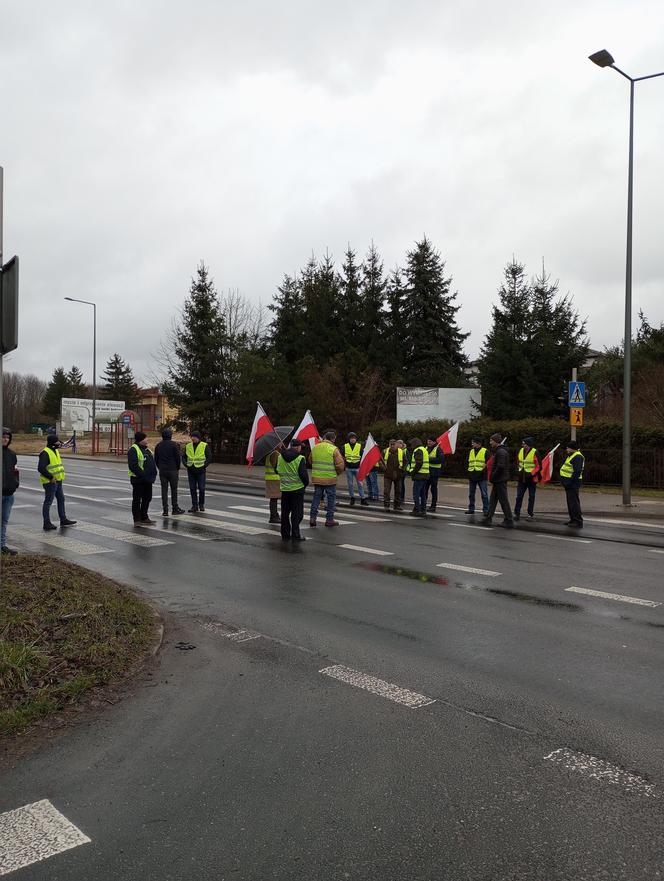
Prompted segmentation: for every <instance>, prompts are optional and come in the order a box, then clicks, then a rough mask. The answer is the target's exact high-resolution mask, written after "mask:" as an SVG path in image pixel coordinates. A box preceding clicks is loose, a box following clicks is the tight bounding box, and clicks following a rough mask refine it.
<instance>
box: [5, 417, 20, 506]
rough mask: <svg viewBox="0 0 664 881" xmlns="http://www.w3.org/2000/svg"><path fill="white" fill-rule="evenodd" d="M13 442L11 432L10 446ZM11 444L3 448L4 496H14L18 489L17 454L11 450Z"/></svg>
mask: <svg viewBox="0 0 664 881" xmlns="http://www.w3.org/2000/svg"><path fill="white" fill-rule="evenodd" d="M11 442H12V433H11V431H10V432H9V444H11ZM9 444H7V446H6V447H5V446H3V448H2V494H3V496H13V495H14V493H15V492H16V490H17V489H18V468H17V465H16V453H15V452H14V451H13V450H10V449H9Z"/></svg>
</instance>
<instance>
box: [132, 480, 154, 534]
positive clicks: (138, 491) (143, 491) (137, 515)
mask: <svg viewBox="0 0 664 881" xmlns="http://www.w3.org/2000/svg"><path fill="white" fill-rule="evenodd" d="M131 489H132V493H131V513H132V516H133V518H134V523H140V522H141V521H142V520H147V519H148V508H149V507H150V502H151V501H152V484H151V483H148V482H147V481H146V480H139V479H138V478H136V477H132V478H131Z"/></svg>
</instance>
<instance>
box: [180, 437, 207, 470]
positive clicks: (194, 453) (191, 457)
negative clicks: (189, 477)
mask: <svg viewBox="0 0 664 881" xmlns="http://www.w3.org/2000/svg"><path fill="white" fill-rule="evenodd" d="M206 449H207V444H206V443H205V441H199V442H198V444H197V446H196V449H194V445H193V443H192V441H189V443H188V444H187V446H186V447H185V448H184V457H185V465H186V466H187V467H188V468H190V467H191V466H192V465H193V467H194V468H205V450H206Z"/></svg>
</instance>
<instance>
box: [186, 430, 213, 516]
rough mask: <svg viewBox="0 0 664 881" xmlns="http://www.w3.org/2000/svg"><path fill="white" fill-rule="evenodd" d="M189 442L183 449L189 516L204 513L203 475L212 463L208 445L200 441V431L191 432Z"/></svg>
mask: <svg viewBox="0 0 664 881" xmlns="http://www.w3.org/2000/svg"><path fill="white" fill-rule="evenodd" d="M189 436H190V437H191V440H190V441H189V443H188V444H187V445H186V446H185V448H184V464H185V468H186V469H187V477H188V478H189V492H190V493H191V508H189V513H190V514H196V513H197V512H198V511H205V479H206V478H205V475H206V472H207V467H208V465H209V464H210V462H211V461H212V451H211V450H210V445H209V444H207V443H206V442H205V441H204V440H201V433H200V431H192V432H191V434H190V435H189Z"/></svg>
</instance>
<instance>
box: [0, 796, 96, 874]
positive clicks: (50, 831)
mask: <svg viewBox="0 0 664 881" xmlns="http://www.w3.org/2000/svg"><path fill="white" fill-rule="evenodd" d="M89 843H90V839H89V838H88V836H87V835H85V834H84V833H83V832H81V830H80V829H79V828H78V827H77V826H74V824H73V823H71V822H70V821H69V820H68V819H67V818H66V817H65V816H64V815H63V814H61V813H60V811H59V810H58V809H57V808H55V807H54V806H53V805H52V804H51V802H50V801H48V799H43V800H42V801H36V802H34V803H33V804H30V805H24V806H23V807H22V808H16V809H15V810H13V811H6V812H5V813H4V814H0V875H8V874H9V873H10V872H16V871H17V869H23V868H24V867H25V866H31V865H32V864H33V863H39V862H41V861H42V860H46V859H48V858H49V857H53V856H55V855H56V854H58V853H63V852H64V851H66V850H71V849H72V848H73V847H79V846H80V845H81V844H89Z"/></svg>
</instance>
